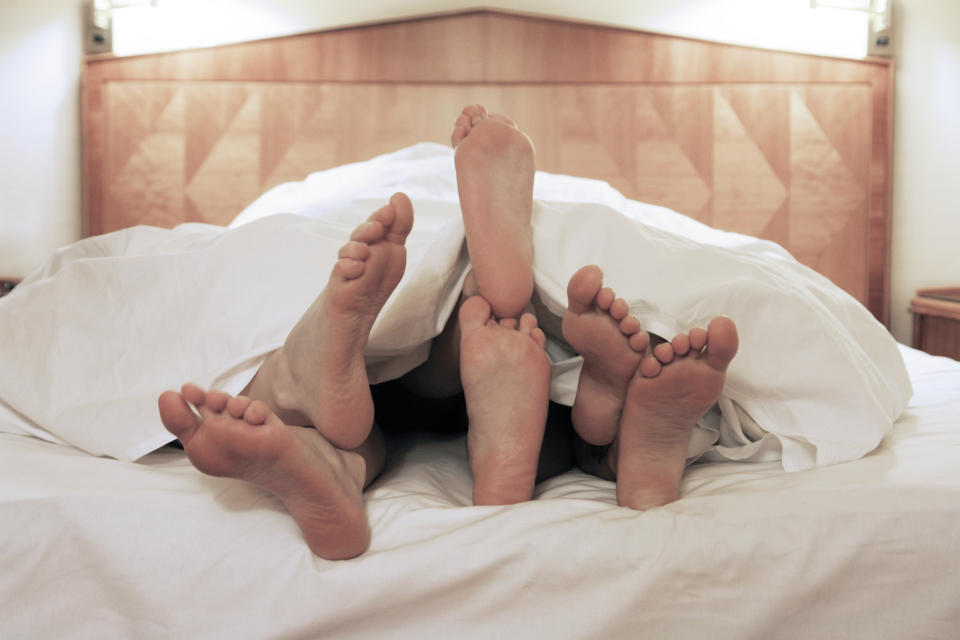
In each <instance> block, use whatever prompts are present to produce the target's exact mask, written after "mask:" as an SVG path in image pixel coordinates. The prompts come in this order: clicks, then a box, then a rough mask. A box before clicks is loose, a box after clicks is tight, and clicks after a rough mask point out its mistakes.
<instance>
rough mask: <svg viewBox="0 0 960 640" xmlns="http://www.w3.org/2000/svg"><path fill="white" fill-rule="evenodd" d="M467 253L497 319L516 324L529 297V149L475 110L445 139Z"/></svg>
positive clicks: (509, 124)
mask: <svg viewBox="0 0 960 640" xmlns="http://www.w3.org/2000/svg"><path fill="white" fill-rule="evenodd" d="M451 143H452V144H453V146H454V148H455V149H456V153H455V155H454V164H455V165H456V170H457V188H458V191H459V195H460V208H461V210H462V212H463V223H464V228H465V230H466V236H467V249H468V251H469V253H470V261H471V263H472V264H473V269H474V274H475V276H476V279H477V285H478V287H479V290H480V295H482V296H483V297H484V298H485V299H486V300H487V301H488V302H489V303H490V306H491V308H492V309H493V313H494V315H495V316H496V317H497V318H516V317H519V316H520V314H521V313H523V310H524V307H525V306H526V305H527V303H528V302H530V297H531V295H532V294H533V266H532V265H533V230H532V229H531V227H530V220H531V217H532V215H533V178H534V173H535V170H536V162H535V152H534V148H533V143H532V142H531V141H530V138H528V137H527V136H526V135H525V134H524V133H523V132H522V131H520V129H519V128H518V127H517V125H516V124H515V123H514V122H513V121H512V120H510V119H509V118H507V117H506V116H501V115H497V114H488V113H487V111H486V109H484V108H483V107H482V106H480V105H471V106H468V107H466V108H464V110H463V112H462V113H461V114H460V116H459V117H458V118H457V120H456V123H455V124H454V129H453V133H452V134H451Z"/></svg>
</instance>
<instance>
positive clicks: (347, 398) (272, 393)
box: [243, 193, 413, 449]
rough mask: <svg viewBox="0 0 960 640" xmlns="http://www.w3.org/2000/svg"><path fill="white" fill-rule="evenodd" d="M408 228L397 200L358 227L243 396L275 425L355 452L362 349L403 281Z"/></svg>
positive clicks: (367, 423)
mask: <svg viewBox="0 0 960 640" xmlns="http://www.w3.org/2000/svg"><path fill="white" fill-rule="evenodd" d="M412 225H413V208H412V207H411V205H410V200H409V199H408V198H407V197H406V196H405V195H404V194H402V193H398V194H395V195H394V196H393V197H392V198H391V199H390V203H389V204H387V205H386V206H384V207H382V208H381V209H380V210H378V211H377V212H375V213H374V214H373V215H372V216H370V218H369V219H368V221H367V222H365V223H363V224H361V225H360V226H358V227H357V228H356V229H355V230H354V232H353V235H352V236H351V241H350V242H349V243H347V244H346V245H344V247H343V248H342V249H341V250H340V259H339V260H338V261H337V263H336V265H335V266H334V268H333V272H332V273H331V275H330V279H329V281H328V283H327V286H326V288H325V289H324V290H323V293H321V294H320V296H319V297H318V298H317V299H316V301H315V302H314V303H313V304H312V305H311V306H310V308H309V309H307V311H306V312H305V313H304V314H303V317H302V318H301V319H300V321H299V322H298V323H297V325H296V326H295V327H294V328H293V330H292V331H291V332H290V334H289V336H288V337H287V340H286V342H285V343H284V345H283V346H282V347H281V348H280V349H278V350H277V351H275V352H273V353H272V354H270V356H269V357H268V358H267V360H266V361H265V362H264V364H263V365H262V366H261V368H260V370H259V371H258V372H257V374H256V376H254V378H253V380H252V381H251V382H250V384H249V385H247V388H246V389H244V391H243V393H244V394H246V395H247V396H249V397H251V398H253V399H255V400H262V401H264V402H265V403H266V404H267V406H268V407H269V408H270V409H271V410H272V411H273V412H274V413H276V415H277V417H278V418H279V419H280V421H281V422H283V423H286V424H303V425H313V426H314V427H316V428H317V430H318V431H319V432H320V433H321V434H322V435H323V436H324V437H325V438H326V439H327V440H329V441H330V442H331V443H333V444H334V445H335V446H337V447H340V448H342V449H352V448H355V447H358V446H360V444H361V443H363V442H364V441H365V440H366V439H367V436H368V435H369V433H370V429H371V428H372V426H373V401H372V400H371V398H370V388H369V384H368V381H367V372H366V366H365V364H364V359H363V350H364V347H365V346H366V344H367V338H368V337H369V334H370V329H371V327H372V326H373V323H374V320H376V318H377V315H378V314H379V313H380V309H381V308H382V307H383V304H384V303H385V302H386V300H387V298H388V297H389V296H390V293H391V292H392V291H393V289H394V288H395V287H396V286H397V284H398V283H399V282H400V278H401V277H402V276H403V271H404V267H405V264H406V248H405V247H404V242H405V241H406V237H407V234H408V233H409V232H410V229H411V227H412Z"/></svg>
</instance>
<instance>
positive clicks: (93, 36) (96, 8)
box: [84, 0, 157, 54]
mask: <svg viewBox="0 0 960 640" xmlns="http://www.w3.org/2000/svg"><path fill="white" fill-rule="evenodd" d="M155 6H157V0H90V1H89V2H87V3H86V5H85V6H84V51H85V52H86V53H87V54H94V53H111V52H112V51H113V14H114V11H117V10H120V9H129V8H131V7H155Z"/></svg>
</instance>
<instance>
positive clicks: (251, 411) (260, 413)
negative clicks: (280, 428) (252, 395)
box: [243, 400, 271, 425]
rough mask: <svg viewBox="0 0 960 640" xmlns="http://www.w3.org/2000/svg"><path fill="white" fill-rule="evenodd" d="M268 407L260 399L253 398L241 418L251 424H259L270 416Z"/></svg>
mask: <svg viewBox="0 0 960 640" xmlns="http://www.w3.org/2000/svg"><path fill="white" fill-rule="evenodd" d="M270 414H271V412H270V407H268V406H267V404H266V403H264V402H262V401H260V400H254V401H253V402H251V403H250V405H249V406H248V407H247V410H246V411H245V412H244V413H243V419H244V420H246V421H247V422H248V423H249V424H252V425H261V424H263V423H265V422H266V421H267V418H269V417H270Z"/></svg>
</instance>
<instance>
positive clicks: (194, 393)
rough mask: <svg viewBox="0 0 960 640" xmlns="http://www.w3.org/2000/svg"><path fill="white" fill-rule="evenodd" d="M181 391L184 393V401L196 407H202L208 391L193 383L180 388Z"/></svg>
mask: <svg viewBox="0 0 960 640" xmlns="http://www.w3.org/2000/svg"><path fill="white" fill-rule="evenodd" d="M180 391H181V392H182V393H183V397H184V399H185V400H186V401H187V402H189V403H190V404H192V405H193V406H195V407H199V406H201V405H202V404H203V403H204V401H205V399H206V396H207V393H206V391H204V390H203V389H202V388H201V387H200V386H199V385H196V384H194V383H192V382H188V383H187V384H185V385H183V386H182V387H180Z"/></svg>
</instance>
